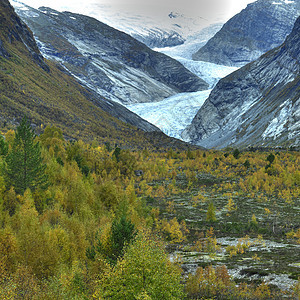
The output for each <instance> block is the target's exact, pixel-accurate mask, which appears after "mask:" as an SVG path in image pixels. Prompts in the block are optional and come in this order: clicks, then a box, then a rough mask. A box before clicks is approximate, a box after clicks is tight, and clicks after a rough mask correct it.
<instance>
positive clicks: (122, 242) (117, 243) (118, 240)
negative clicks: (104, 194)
mask: <svg viewBox="0 0 300 300" xmlns="http://www.w3.org/2000/svg"><path fill="white" fill-rule="evenodd" d="M135 236H136V231H135V228H134V225H133V224H132V223H131V221H130V220H127V218H126V215H123V216H121V218H120V219H119V220H118V219H115V220H114V221H113V223H112V226H111V247H112V260H113V261H114V262H116V261H117V259H118V258H119V257H120V256H122V255H123V254H124V247H125V246H126V245H127V244H129V243H130V242H131V241H132V240H133V239H134V237H135Z"/></svg>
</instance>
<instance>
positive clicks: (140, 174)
mask: <svg viewBox="0 0 300 300" xmlns="http://www.w3.org/2000/svg"><path fill="white" fill-rule="evenodd" d="M134 174H135V176H138V177H140V176H143V175H144V172H143V171H142V170H135V171H134Z"/></svg>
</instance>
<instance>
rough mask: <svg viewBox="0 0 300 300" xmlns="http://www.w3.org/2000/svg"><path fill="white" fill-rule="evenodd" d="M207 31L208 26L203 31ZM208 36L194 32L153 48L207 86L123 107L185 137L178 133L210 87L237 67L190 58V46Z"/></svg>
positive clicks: (166, 131) (163, 128)
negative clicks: (180, 42)
mask: <svg viewBox="0 0 300 300" xmlns="http://www.w3.org/2000/svg"><path fill="white" fill-rule="evenodd" d="M208 31H209V29H208V30H207V31H204V32H208ZM208 36H209V34H208V35H205V36H204V37H203V36H202V37H201V36H199V35H198V40H197V39H195V36H194V38H191V39H189V40H187V41H186V42H185V43H184V44H183V45H179V46H175V47H165V48H155V50H156V51H159V52H162V53H164V54H166V55H169V56H171V57H172V58H174V59H176V60H178V61H179V62H180V63H181V64H183V65H184V66H185V67H186V68H187V69H188V70H190V71H191V72H193V73H194V74H196V75H197V76H199V77H200V78H202V79H203V80H205V81H206V82H207V83H208V84H209V86H210V88H209V90H206V91H201V92H194V93H180V94H177V95H174V96H171V97H168V98H166V99H164V100H161V101H159V102H153V103H138V104H130V105H127V106H126V107H127V108H128V109H129V110H131V111H133V112H134V113H136V114H137V115H139V116H140V117H142V118H143V119H145V120H147V121H148V122H150V123H152V124H154V125H155V126H157V127H158V128H159V129H160V130H162V131H163V132H164V133H165V134H167V135H169V136H171V137H175V138H178V139H181V140H185V139H184V138H183V137H182V136H181V133H182V132H183V130H184V129H185V128H186V127H187V126H188V125H190V124H191V122H192V120H193V118H194V117H195V115H196V113H197V112H198V110H199V109H200V107H201V106H202V105H203V103H204V102H205V100H206V99H207V98H208V96H209V94H210V92H211V90H212V88H213V87H214V86H215V85H216V84H217V82H218V81H219V80H220V79H221V78H223V77H226V76H227V75H229V74H230V73H232V72H234V71H235V70H237V69H238V68H236V67H228V66H222V65H217V64H213V63H209V62H202V61H193V60H192V58H191V56H192V54H193V53H192V51H191V50H192V49H194V47H195V45H197V44H199V42H198V41H200V43H205V42H206V41H207V40H206V38H208ZM185 141H187V140H185Z"/></svg>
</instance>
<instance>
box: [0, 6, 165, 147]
mask: <svg viewBox="0 0 300 300" xmlns="http://www.w3.org/2000/svg"><path fill="white" fill-rule="evenodd" d="M0 82H1V84H0V107H1V115H0V127H1V129H4V130H7V129H9V128H11V127H10V126H11V125H14V124H16V123H17V122H18V121H19V120H20V119H21V118H22V117H23V116H24V114H26V115H27V116H28V117H29V118H30V120H31V122H32V123H33V124H35V125H36V126H41V128H42V127H45V126H46V125H50V124H52V125H53V124H55V125H57V126H59V127H61V128H62V129H63V130H64V133H65V134H66V135H67V136H68V137H70V138H84V139H85V140H92V139H94V138H96V139H98V140H106V139H111V140H114V141H117V140H120V141H123V142H125V143H126V141H127V142H129V143H130V141H131V140H132V139H133V138H132V137H134V136H136V139H137V140H139V139H140V140H143V139H145V140H147V137H146V136H147V134H146V133H144V132H143V131H141V130H138V129H137V128H136V127H134V126H137V127H139V128H140V129H143V130H144V131H149V132H154V133H151V134H150V135H151V139H152V140H155V138H153V135H154V136H155V134H156V133H155V132H157V134H158V135H159V137H157V140H158V139H162V140H165V138H166V137H164V136H162V135H161V133H160V132H159V130H158V129H157V128H156V127H155V126H153V125H151V124H150V123H148V122H146V121H145V120H143V119H141V118H140V117H138V116H137V115H135V114H133V113H132V112H130V111H129V110H127V109H126V108H124V107H123V106H121V105H119V104H117V103H114V102H112V101H109V100H106V99H104V98H100V97H99V96H98V95H96V94H95V93H93V92H92V91H90V90H88V89H84V88H83V87H82V86H81V85H80V84H78V83H77V82H76V80H75V79H74V78H72V77H71V76H69V75H68V74H66V73H65V72H64V71H63V70H62V69H60V68H58V67H57V66H56V65H55V64H54V63H53V62H51V61H46V60H44V58H43V57H42V55H41V53H40V52H39V50H38V47H37V45H36V43H35V40H34V38H33V35H32V32H31V31H30V30H29V28H28V27H27V26H26V25H25V24H24V23H23V22H22V21H21V20H20V18H19V17H18V16H17V15H16V14H15V12H14V9H13V7H12V6H11V5H10V4H9V2H8V1H7V0H1V1H0ZM113 116H115V117H117V118H119V119H120V120H122V121H124V122H126V123H127V124H126V123H123V122H121V121H120V120H118V119H116V118H115V117H113ZM132 143H133V142H132ZM138 143H140V142H138ZM146 143H147V142H146Z"/></svg>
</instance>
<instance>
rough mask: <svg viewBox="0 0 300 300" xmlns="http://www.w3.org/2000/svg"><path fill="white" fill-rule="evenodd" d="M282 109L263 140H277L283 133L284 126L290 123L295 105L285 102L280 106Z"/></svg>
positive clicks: (264, 134)
mask: <svg viewBox="0 0 300 300" xmlns="http://www.w3.org/2000/svg"><path fill="white" fill-rule="evenodd" d="M280 107H282V109H281V111H280V113H279V114H278V116H277V117H275V118H274V119H273V120H272V121H271V122H270V124H269V126H268V127H267V129H266V130H265V132H264V133H263V135H262V137H263V139H266V138H270V137H273V139H274V140H275V139H276V138H277V137H278V136H279V135H280V134H281V132H283V131H284V126H285V125H286V123H287V122H288V118H289V116H291V113H292V108H293V103H292V101H290V100H287V101H285V102H284V103H282V104H281V105H280Z"/></svg>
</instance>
